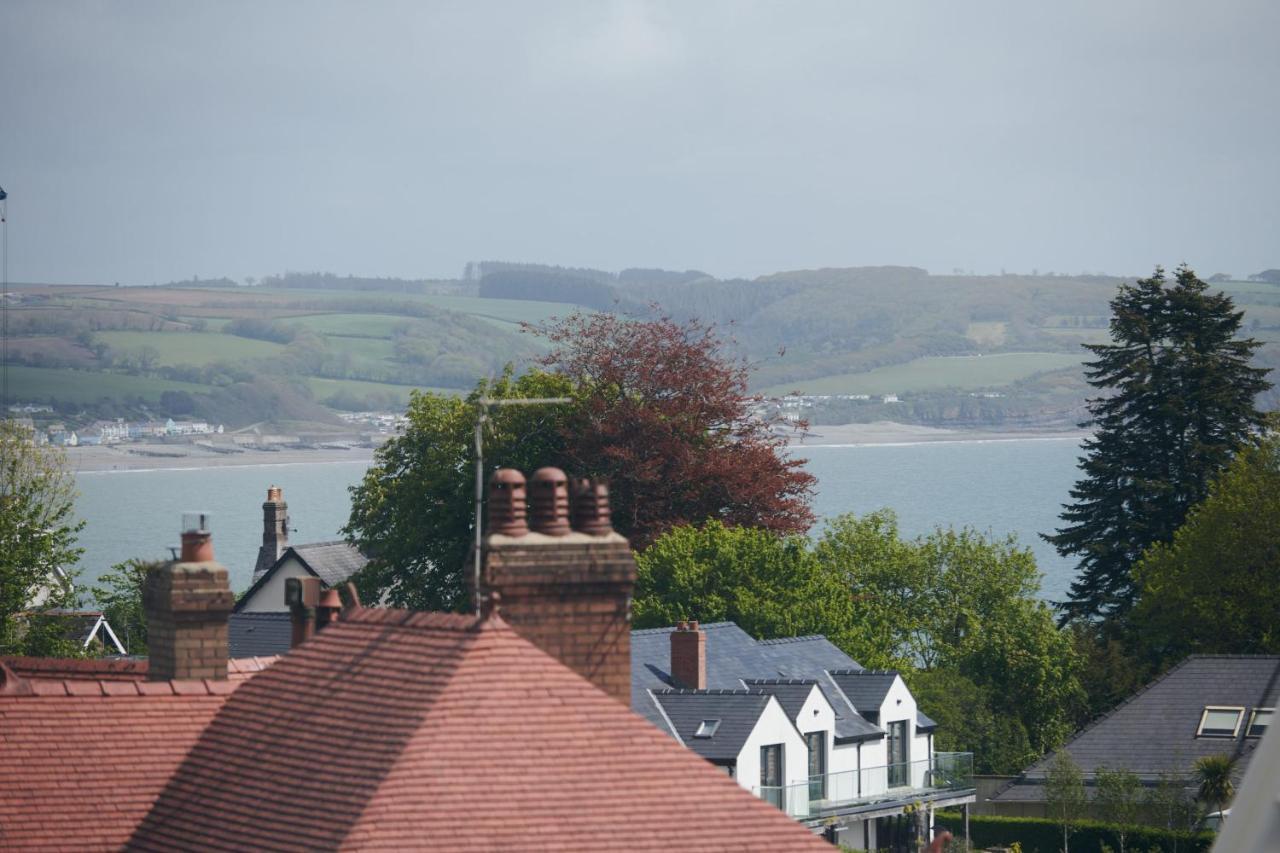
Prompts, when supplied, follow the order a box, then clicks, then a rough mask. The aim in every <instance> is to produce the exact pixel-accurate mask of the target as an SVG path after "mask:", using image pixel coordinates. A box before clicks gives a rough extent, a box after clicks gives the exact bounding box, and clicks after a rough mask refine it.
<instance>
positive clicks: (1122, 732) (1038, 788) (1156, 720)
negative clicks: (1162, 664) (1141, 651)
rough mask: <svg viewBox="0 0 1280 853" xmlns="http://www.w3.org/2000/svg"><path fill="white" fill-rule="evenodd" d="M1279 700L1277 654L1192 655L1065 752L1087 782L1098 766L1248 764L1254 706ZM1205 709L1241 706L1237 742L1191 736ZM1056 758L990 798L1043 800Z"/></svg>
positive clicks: (1145, 775) (1148, 776)
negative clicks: (1234, 759)
mask: <svg viewBox="0 0 1280 853" xmlns="http://www.w3.org/2000/svg"><path fill="white" fill-rule="evenodd" d="M1278 702H1280V656H1274V655H1240V656H1236V655H1193V656H1191V657H1189V658H1187V659H1186V660H1184V661H1183V662H1182V663H1180V664H1178V665H1177V666H1176V667H1174V668H1173V669H1171V670H1169V671H1168V672H1167V673H1165V674H1164V675H1162V676H1161V677H1159V678H1157V679H1156V680H1155V681H1153V682H1151V683H1150V684H1148V685H1147V686H1146V687H1144V688H1142V689H1141V690H1139V691H1138V692H1137V693H1135V694H1134V695H1133V696H1130V697H1129V698H1128V699H1126V700H1125V701H1124V702H1122V703H1121V704H1120V705H1119V706H1117V707H1116V708H1115V709H1114V710H1112V711H1110V712H1109V713H1107V714H1105V715H1103V716H1102V717H1099V718H1098V719H1097V720H1095V721H1094V722H1092V723H1090V724H1089V725H1088V726H1086V727H1085V728H1084V729H1082V730H1081V731H1080V732H1079V733H1078V734H1077V735H1076V736H1075V737H1074V738H1072V739H1071V740H1069V741H1068V742H1067V743H1066V744H1065V745H1064V746H1063V747H1062V748H1063V749H1065V750H1066V751H1067V752H1068V753H1069V754H1070V755H1071V757H1072V759H1074V760H1075V762H1076V764H1078V765H1079V766H1080V768H1081V769H1082V770H1083V771H1084V773H1085V776H1086V778H1089V777H1091V776H1092V775H1093V772H1094V770H1095V769H1096V768H1097V767H1099V766H1100V765H1104V764H1105V765H1107V766H1108V767H1113V768H1120V767H1122V768H1126V769H1128V770H1130V771H1132V772H1133V773H1135V774H1137V775H1138V776H1139V777H1140V778H1142V779H1144V780H1154V779H1156V778H1158V777H1159V775H1160V774H1161V773H1162V772H1172V773H1178V774H1186V773H1189V771H1190V769H1191V766H1192V765H1193V764H1194V763H1195V761H1196V759H1198V758H1202V757H1204V756H1206V755H1214V754H1218V753H1232V752H1236V753H1239V755H1240V769H1241V772H1242V773H1243V771H1244V769H1245V766H1246V765H1247V764H1248V761H1249V758H1250V756H1251V755H1252V753H1253V751H1254V749H1255V748H1256V747H1257V745H1258V740H1259V739H1258V738H1246V737H1244V736H1243V730H1244V729H1245V728H1246V727H1247V725H1248V722H1249V712H1250V711H1252V710H1253V709H1254V708H1260V707H1261V708H1274V707H1276V705H1277V703H1278ZM1206 705H1224V706H1235V707H1243V708H1245V709H1246V710H1245V718H1244V720H1243V722H1242V724H1241V729H1242V732H1241V736H1240V737H1237V738H1235V739H1230V738H1213V737H1199V738H1198V737H1196V730H1197V728H1198V727H1199V725H1200V716H1201V712H1202V711H1203V710H1204V708H1205V706H1206ZM1055 755H1056V753H1055V754H1054V755H1050V756H1047V757H1046V758H1044V759H1042V760H1040V761H1038V762H1037V763H1035V764H1033V765H1032V766H1031V767H1029V768H1027V770H1025V771H1024V772H1023V774H1022V775H1021V776H1019V777H1018V778H1017V779H1015V780H1014V781H1012V782H1011V783H1009V784H1008V785H1006V786H1005V787H1004V788H1002V789H1001V790H1000V791H998V792H997V793H996V794H995V795H994V796H993V797H992V798H991V799H993V800H997V801H1001V802H1017V801H1038V800H1043V799H1044V787H1043V782H1044V778H1045V775H1046V773H1047V772H1048V768H1049V767H1050V766H1051V765H1052V763H1053V760H1054V757H1055Z"/></svg>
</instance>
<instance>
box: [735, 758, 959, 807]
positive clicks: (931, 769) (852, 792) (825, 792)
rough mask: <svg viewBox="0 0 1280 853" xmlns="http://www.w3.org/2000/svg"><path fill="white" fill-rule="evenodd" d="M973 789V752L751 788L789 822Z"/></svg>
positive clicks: (845, 771)
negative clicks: (782, 813) (879, 804)
mask: <svg viewBox="0 0 1280 853" xmlns="http://www.w3.org/2000/svg"><path fill="white" fill-rule="evenodd" d="M972 787H973V753H972V752H936V753H934V755H933V758H927V759H922V760H920V761H907V762H903V763H900V764H885V765H881V766H878V767H864V768H862V769H861V770H844V771H841V772H837V773H827V774H824V775H822V776H814V777H813V778H811V779H810V780H808V781H807V782H797V783H795V784H793V785H762V786H760V787H757V788H754V789H752V790H753V791H754V793H755V795H756V796H757V797H759V798H760V799H762V800H766V801H767V802H770V803H773V804H774V805H775V806H777V807H778V808H780V809H782V810H783V811H784V812H786V813H787V814H789V815H791V816H792V817H797V818H804V817H810V816H814V815H820V814H824V813H826V812H829V811H834V810H837V809H841V808H845V807H847V806H850V805H862V804H868V803H877V802H884V801H886V800H909V799H912V798H915V797H919V796H921V795H924V794H934V793H940V792H942V791H958V790H963V789H965V788H972Z"/></svg>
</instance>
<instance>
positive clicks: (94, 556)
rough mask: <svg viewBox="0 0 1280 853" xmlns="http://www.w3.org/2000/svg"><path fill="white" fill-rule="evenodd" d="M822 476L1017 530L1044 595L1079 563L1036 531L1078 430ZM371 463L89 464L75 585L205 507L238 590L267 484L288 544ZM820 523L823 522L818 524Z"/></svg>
mask: <svg viewBox="0 0 1280 853" xmlns="http://www.w3.org/2000/svg"><path fill="white" fill-rule="evenodd" d="M793 453H795V454H796V456H797V457H799V458H802V459H804V460H805V461H806V464H807V467H808V470H809V471H811V472H812V473H813V474H814V475H815V476H816V477H817V478H818V487H817V494H816V498H815V501H814V509H815V511H816V513H817V514H818V516H819V518H820V519H821V518H829V517H832V516H835V515H839V514H841V513H847V512H853V513H858V514H863V513H867V512H870V511H872V510H876V509H880V508H882V507H890V508H892V509H894V510H895V511H896V512H897V513H898V520H899V523H900V525H901V531H902V532H903V533H904V534H905V535H909V536H914V535H918V534H921V533H927V532H928V531H930V530H932V529H933V528H934V527H939V526H941V527H948V526H954V527H957V528H958V527H961V526H965V525H968V526H970V527H974V528H977V529H978V530H981V531H983V532H989V533H991V534H994V535H996V536H1004V535H1006V534H1014V535H1015V536H1017V538H1018V541H1019V542H1020V543H1021V544H1022V545H1025V546H1027V547H1029V548H1031V550H1032V551H1033V552H1034V553H1035V556H1036V560H1037V564H1038V565H1039V568H1040V571H1041V573H1042V574H1043V576H1044V577H1043V583H1042V589H1041V595H1042V597H1044V598H1045V599H1047V600H1051V601H1052V600H1061V599H1062V598H1063V596H1064V594H1065V592H1066V589H1067V587H1068V585H1069V584H1070V583H1071V579H1072V575H1073V572H1074V564H1073V563H1072V562H1071V561H1068V560H1064V559H1062V558H1061V557H1059V556H1058V555H1057V553H1056V552H1054V550H1053V548H1052V547H1050V546H1049V545H1047V544H1046V543H1045V542H1044V541H1043V540H1041V539H1040V537H1039V535H1038V534H1040V533H1047V532H1051V531H1052V530H1053V529H1054V528H1055V527H1056V526H1057V524H1058V514H1059V512H1060V511H1061V505H1062V504H1063V503H1065V502H1066V501H1067V500H1068V499H1069V495H1068V489H1070V487H1071V485H1072V484H1073V483H1074V482H1075V480H1076V478H1077V476H1078V473H1079V472H1078V471H1077V469H1076V460H1077V457H1078V456H1079V453H1080V447H1079V440H1078V439H1050V438H1044V439H1041V438H1026V439H1021V438H1020V439H1010V440H986V441H982V440H975V441H947V442H921V443H903V444H867V445H838V446H813V447H796V448H793ZM367 466H368V463H365V462H324V463H299V464H274V465H246V466H236V467H224V468H202V469H181V470H145V471H88V472H81V473H79V474H77V475H76V480H77V485H78V487H79V489H80V497H79V498H78V499H77V501H76V511H77V513H78V514H79V516H80V517H81V518H82V519H83V520H84V521H85V527H84V530H83V531H82V532H81V534H80V545H81V546H82V547H83V548H84V549H85V553H84V556H83V557H82V558H81V563H80V566H81V569H82V574H81V585H82V586H91V585H92V583H93V582H94V581H95V580H96V579H97V578H98V577H99V576H100V575H101V574H102V573H103V572H104V571H106V570H107V569H108V568H109V567H110V566H112V565H113V564H115V563H118V562H121V561H123V560H126V559H128V558H130V557H145V558H151V559H163V558H167V557H168V556H169V555H170V551H169V548H170V547H171V546H176V545H177V544H178V533H179V528H180V527H181V520H182V519H181V514H182V512H183V511H184V510H204V511H208V512H210V513H212V529H213V540H214V548H215V551H216V554H217V557H218V560H219V561H220V562H221V563H222V564H223V565H225V566H226V567H227V569H228V571H229V572H230V575H231V585H232V588H233V589H236V590H243V589H245V588H246V587H247V586H248V585H249V581H250V578H251V576H252V574H253V566H254V563H255V562H256V560H257V554H258V546H259V545H260V544H261V541H262V502H263V500H264V499H265V497H266V493H267V487H268V486H271V485H278V486H281V487H282V488H283V489H284V496H285V500H286V501H288V503H289V516H290V519H291V522H292V526H293V530H292V531H291V532H290V535H289V538H290V541H291V542H294V543H302V542H322V541H327V540H333V539H339V538H341V537H340V534H339V530H340V529H341V527H342V526H343V525H344V524H345V523H346V521H347V516H348V513H349V511H350V506H351V504H350V495H349V494H348V491H347V489H348V487H350V486H351V485H353V484H355V483H357V482H359V480H360V478H361V477H362V476H363V474H364V472H365V470H366V468H367ZM820 524H821V522H819V525H820Z"/></svg>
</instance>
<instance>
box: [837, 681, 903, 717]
mask: <svg viewBox="0 0 1280 853" xmlns="http://www.w3.org/2000/svg"><path fill="white" fill-rule="evenodd" d="M831 677H832V679H834V681H835V682H836V684H838V685H839V686H840V690H841V691H843V692H844V695H845V696H848V697H849V701H850V702H852V703H853V707H855V708H857V709H858V713H859V714H861V715H862V716H864V717H866V718H867V719H868V720H870V721H871V722H873V723H875V722H879V717H880V705H881V704H883V702H884V697H885V696H886V695H887V694H888V693H889V688H890V687H892V686H893V682H894V680H895V679H896V678H897V677H898V673H897V671H896V670H892V669H841V670H834V669H833V670H831Z"/></svg>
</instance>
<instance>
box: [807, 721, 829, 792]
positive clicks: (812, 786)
mask: <svg viewBox="0 0 1280 853" xmlns="http://www.w3.org/2000/svg"><path fill="white" fill-rule="evenodd" d="M804 741H805V746H807V747H809V799H810V800H825V799H826V798H827V733H826V732H809V734H807V735H805V736H804Z"/></svg>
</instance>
